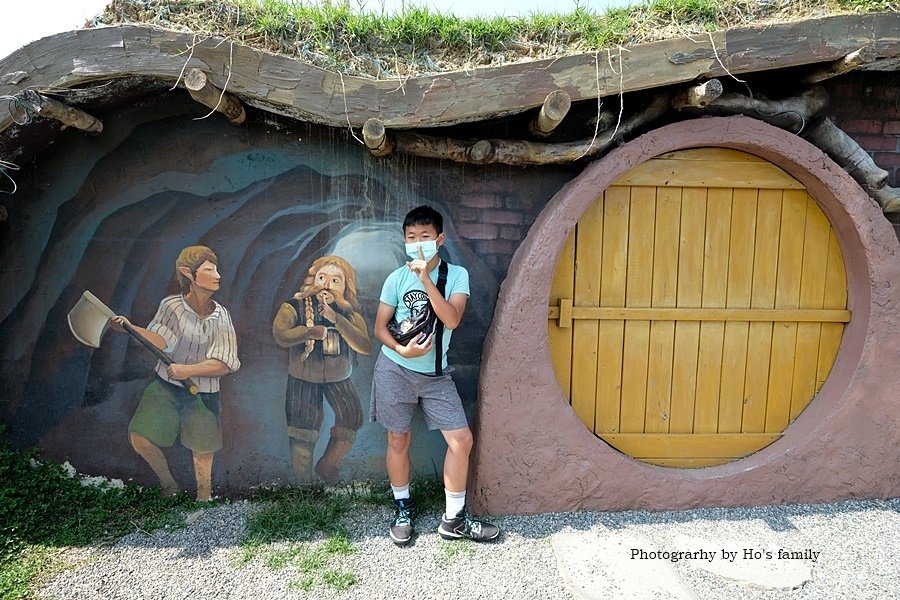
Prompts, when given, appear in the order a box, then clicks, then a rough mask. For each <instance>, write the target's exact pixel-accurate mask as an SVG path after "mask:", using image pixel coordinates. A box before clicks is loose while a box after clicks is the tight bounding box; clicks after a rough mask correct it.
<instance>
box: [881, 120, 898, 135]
mask: <svg viewBox="0 0 900 600" xmlns="http://www.w3.org/2000/svg"><path fill="white" fill-rule="evenodd" d="M884 133H885V135H900V121H885V122H884Z"/></svg>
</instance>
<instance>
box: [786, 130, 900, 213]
mask: <svg viewBox="0 0 900 600" xmlns="http://www.w3.org/2000/svg"><path fill="white" fill-rule="evenodd" d="M802 135H803V137H804V138H806V139H807V140H809V141H810V142H812V143H813V144H814V145H815V146H817V147H818V148H820V149H821V150H822V151H823V152H825V153H826V154H828V156H830V157H831V158H832V159H834V161H835V162H836V163H837V164H838V165H840V166H841V168H843V169H844V170H845V171H847V173H848V174H849V175H850V176H851V177H853V179H855V180H856V181H857V182H858V183H859V184H860V185H861V186H862V187H863V189H865V190H866V192H867V193H868V194H869V195H870V196H872V198H874V199H875V200H876V201H877V202H878V203H879V204H880V205H881V209H882V210H883V211H884V212H900V189H897V188H892V187H890V186H889V185H887V182H888V176H889V174H888V172H887V171H885V170H884V169H882V168H880V167H879V166H878V165H876V164H875V161H873V160H872V157H871V156H869V153H868V152H866V151H865V150H863V149H862V148H861V147H860V145H859V144H857V143H856V140H854V139H853V138H852V137H850V136H849V135H847V134H846V133H844V131H842V130H841V129H840V128H839V127H838V126H837V125H835V124H834V123H832V122H831V119H829V118H828V117H822V118H821V119H818V120H817V121H816V122H815V123H814V124H813V125H812V126H811V127H809V128H807V129H806V131H804V132H803V134H802Z"/></svg>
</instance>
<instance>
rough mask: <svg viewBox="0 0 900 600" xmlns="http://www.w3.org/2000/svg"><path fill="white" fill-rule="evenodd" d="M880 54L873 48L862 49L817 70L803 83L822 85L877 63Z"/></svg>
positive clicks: (805, 78) (802, 81)
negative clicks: (826, 81) (823, 82)
mask: <svg viewBox="0 0 900 600" xmlns="http://www.w3.org/2000/svg"><path fill="white" fill-rule="evenodd" d="M876 58H878V53H877V52H875V49H874V48H872V47H871V46H866V47H865V48H860V49H859V50H857V51H856V52H851V53H850V54H848V55H847V56H845V57H844V58H842V59H841V60H838V61H835V62H833V63H831V64H830V65H827V66H826V67H824V68H820V69H816V70H815V71H813V72H812V73H810V74H809V75H807V76H806V77H804V78H803V79H802V80H801V83H807V84H813V83H820V82H822V81H825V80H826V79H831V78H832V77H837V76H838V75H843V74H844V73H849V72H850V71H852V70H854V69H857V68H859V67H861V66H863V65H867V64H869V63H872V62H875V59H876Z"/></svg>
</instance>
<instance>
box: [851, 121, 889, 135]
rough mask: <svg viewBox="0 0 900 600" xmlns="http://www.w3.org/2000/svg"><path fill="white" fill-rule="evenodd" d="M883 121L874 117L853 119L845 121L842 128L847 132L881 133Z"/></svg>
mask: <svg viewBox="0 0 900 600" xmlns="http://www.w3.org/2000/svg"><path fill="white" fill-rule="evenodd" d="M881 126H882V122H881V121H876V120H874V119H851V120H849V121H845V122H844V123H843V125H841V128H842V129H843V130H844V131H846V132H847V133H850V134H854V133H881Z"/></svg>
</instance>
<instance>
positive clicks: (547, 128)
mask: <svg viewBox="0 0 900 600" xmlns="http://www.w3.org/2000/svg"><path fill="white" fill-rule="evenodd" d="M570 108H572V98H571V96H569V94H567V93H566V92H565V91H564V90H554V91H552V92H550V93H549V94H547V97H546V98H544V104H543V105H541V110H540V112H538V115H537V116H536V117H535V118H534V119H533V120H532V121H531V123H530V124H529V125H528V131H529V132H530V133H531V135H533V136H535V137H540V138H545V137H548V136H549V135H550V134H552V133H553V131H554V130H555V129H556V128H557V127H558V126H559V124H560V123H562V120H563V119H565V118H566V115H567V114H569V109H570Z"/></svg>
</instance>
